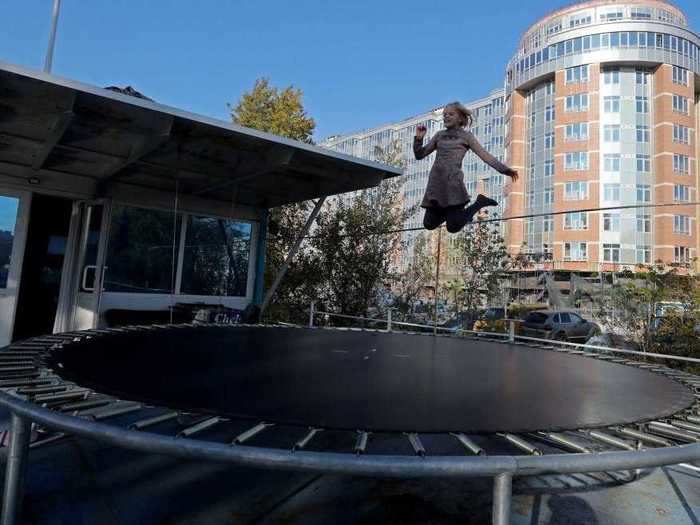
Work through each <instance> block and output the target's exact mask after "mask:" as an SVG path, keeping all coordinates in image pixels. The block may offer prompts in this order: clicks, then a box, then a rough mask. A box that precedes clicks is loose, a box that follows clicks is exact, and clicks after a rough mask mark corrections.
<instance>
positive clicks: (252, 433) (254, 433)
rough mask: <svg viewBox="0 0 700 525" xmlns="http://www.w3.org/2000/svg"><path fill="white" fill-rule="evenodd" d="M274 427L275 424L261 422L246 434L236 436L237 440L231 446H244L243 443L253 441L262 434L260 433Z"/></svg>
mask: <svg viewBox="0 0 700 525" xmlns="http://www.w3.org/2000/svg"><path fill="white" fill-rule="evenodd" d="M272 426H275V424H274V423H265V422H264V421H263V422H260V423H258V424H257V425H255V426H254V427H253V428H250V429H248V430H246V431H245V432H243V433H242V434H239V435H238V436H236V438H234V440H233V441H232V442H231V444H232V445H242V444H243V443H245V442H246V441H248V440H249V439H252V438H254V437H255V436H257V435H258V434H260V432H262V431H263V430H265V429H266V428H269V427H272Z"/></svg>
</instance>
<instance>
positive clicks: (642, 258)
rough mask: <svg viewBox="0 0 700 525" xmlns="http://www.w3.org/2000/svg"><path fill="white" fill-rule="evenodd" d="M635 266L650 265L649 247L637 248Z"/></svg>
mask: <svg viewBox="0 0 700 525" xmlns="http://www.w3.org/2000/svg"><path fill="white" fill-rule="evenodd" d="M637 264H651V247H650V246H646V245H644V246H637Z"/></svg>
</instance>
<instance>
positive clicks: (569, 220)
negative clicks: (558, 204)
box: [564, 212, 588, 230]
mask: <svg viewBox="0 0 700 525" xmlns="http://www.w3.org/2000/svg"><path fill="white" fill-rule="evenodd" d="M564 229H565V230H587V229H588V214H587V213H586V212H574V213H566V214H564Z"/></svg>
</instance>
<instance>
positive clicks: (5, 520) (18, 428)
mask: <svg viewBox="0 0 700 525" xmlns="http://www.w3.org/2000/svg"><path fill="white" fill-rule="evenodd" d="M31 428H32V424H31V422H30V421H29V420H28V419H25V418H23V417H20V416H18V415H17V414H15V413H14V412H13V413H12V430H11V436H10V449H9V451H8V453H7V466H6V468H5V491H4V494H3V500H2V519H1V520H0V523H2V525H15V524H17V523H21V510H22V496H23V494H22V493H23V489H24V473H25V471H26V468H27V454H28V451H29V437H30V434H31Z"/></svg>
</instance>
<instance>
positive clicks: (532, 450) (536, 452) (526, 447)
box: [497, 433, 542, 456]
mask: <svg viewBox="0 0 700 525" xmlns="http://www.w3.org/2000/svg"><path fill="white" fill-rule="evenodd" d="M497 435H499V436H501V437H502V438H503V439H505V440H506V441H508V442H509V443H510V444H511V445H514V446H515V447H516V448H518V449H520V450H522V451H523V452H527V453H528V454H530V455H532V456H541V455H542V451H541V450H540V449H539V448H537V447H536V446H534V445H531V444H530V443H528V442H527V441H525V440H524V439H523V438H520V437H518V436H516V435H515V434H508V433H498V434H497Z"/></svg>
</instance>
